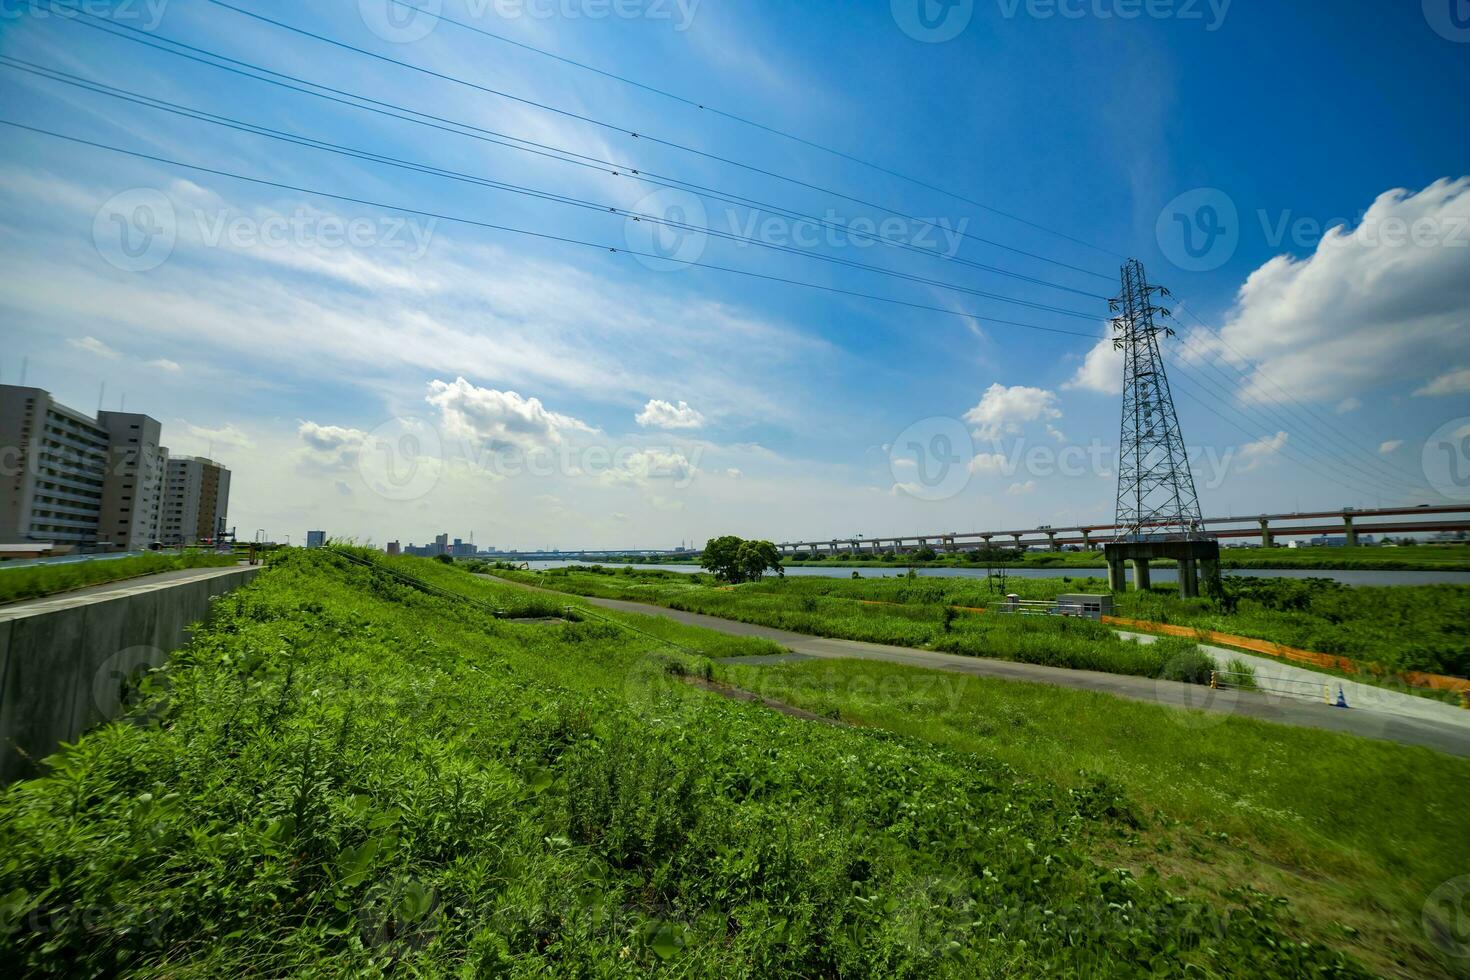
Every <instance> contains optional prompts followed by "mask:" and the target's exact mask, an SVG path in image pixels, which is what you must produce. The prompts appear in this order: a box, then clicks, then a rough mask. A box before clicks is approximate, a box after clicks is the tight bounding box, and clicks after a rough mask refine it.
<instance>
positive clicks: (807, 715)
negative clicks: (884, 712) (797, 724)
mask: <svg viewBox="0 0 1470 980" xmlns="http://www.w3.org/2000/svg"><path fill="white" fill-rule="evenodd" d="M683 681H684V683H686V684H691V685H693V686H694V687H697V688H700V689H701V690H705V691H709V692H710V693H711V694H718V695H719V696H720V697H722V698H729V699H730V700H731V701H742V702H744V703H746V704H759V705H761V706H762V707H765V708H770V709H771V710H772V711H779V712H780V713H781V714H783V715H788V716H790V717H792V718H800V719H801V720H802V721H815V722H818V723H820V724H823V725H834V726H836V727H838V728H852V727H854V726H852V725H850V724H848V723H847V722H845V721H843V720H842V719H840V718H828V717H827V716H826V715H818V714H813V713H812V712H810V711H806V710H804V709H802V708H797V707H794V706H793V705H789V704H787V703H786V702H785V701H777V700H776V699H775V698H767V697H762V696H761V695H759V694H755V693H753V692H751V691H747V690H745V689H744V688H740V687H735V686H734V685H732V684H722V683H721V682H719V681H711V680H706V679H705V678H703V677H694V676H690V675H686V676H685V677H684V678H683Z"/></svg>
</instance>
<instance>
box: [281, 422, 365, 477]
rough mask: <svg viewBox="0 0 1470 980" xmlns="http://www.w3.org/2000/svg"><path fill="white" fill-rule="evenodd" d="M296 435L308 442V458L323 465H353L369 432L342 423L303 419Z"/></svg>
mask: <svg viewBox="0 0 1470 980" xmlns="http://www.w3.org/2000/svg"><path fill="white" fill-rule="evenodd" d="M296 435H297V436H298V437H299V438H300V439H301V441H302V442H304V443H305V444H306V455H307V458H308V459H309V460H310V461H311V462H314V463H317V464H320V465H323V466H351V465H353V463H354V462H355V461H356V459H357V455H358V453H360V452H361V451H362V444H363V442H364V441H365V440H366V439H367V433H366V432H363V431H362V430H361V429H351V428H347V427H345V426H340V425H321V424H319V423H317V422H312V421H310V420H307V421H303V422H302V423H301V424H300V425H299V426H298V427H297V429H296Z"/></svg>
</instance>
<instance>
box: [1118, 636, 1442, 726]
mask: <svg viewBox="0 0 1470 980" xmlns="http://www.w3.org/2000/svg"><path fill="white" fill-rule="evenodd" d="M1117 633H1118V635H1119V636H1121V637H1124V638H1125V639H1132V640H1137V641H1138V642H1140V643H1153V642H1154V641H1155V640H1157V639H1158V637H1157V636H1154V635H1153V634H1151V633H1129V632H1126V631H1124V630H1118V631H1117ZM1199 648H1200V649H1201V650H1203V651H1204V652H1205V653H1208V654H1209V655H1210V656H1211V657H1214V658H1215V662H1216V663H1218V664H1219V665H1220V668H1221V669H1222V670H1224V669H1226V665H1227V664H1229V663H1230V662H1231V661H1232V660H1239V661H1240V662H1241V663H1243V664H1245V665H1247V666H1248V667H1250V668H1252V669H1253V670H1254V671H1255V672H1256V681H1257V683H1258V684H1259V685H1260V686H1261V687H1262V688H1263V689H1266V690H1271V689H1273V688H1274V689H1275V690H1272V691H1271V693H1272V694H1273V695H1277V696H1280V697H1285V698H1293V697H1294V698H1298V699H1300V700H1303V701H1317V702H1320V701H1322V700H1323V690H1324V689H1326V690H1327V691H1329V692H1330V693H1331V696H1332V697H1333V698H1336V697H1337V692H1338V690H1339V689H1341V691H1342V692H1343V695H1344V697H1345V698H1346V700H1347V703H1348V705H1349V707H1351V708H1353V709H1361V710H1364V711H1370V712H1378V713H1380V714H1388V715H1397V716H1399V717H1403V718H1412V719H1417V720H1419V721H1427V722H1430V723H1433V724H1439V725H1454V726H1460V727H1463V728H1465V729H1467V730H1470V711H1466V710H1465V709H1464V708H1461V707H1459V706H1458V705H1455V704H1452V703H1450V702H1448V701H1439V700H1436V699H1434V698H1426V697H1422V696H1421V695H1418V694H1411V693H1409V692H1408V691H1401V690H1395V689H1394V688H1391V687H1379V686H1378V685H1376V684H1363V683H1361V682H1359V681H1352V680H1347V679H1346V678H1341V677H1335V676H1333V675H1331V674H1324V673H1320V672H1319V671H1315V670H1308V669H1307V668H1305V667H1298V666H1297V665H1296V664H1292V663H1287V662H1284V661H1281V660H1276V659H1274V658H1272V657H1262V656H1258V655H1255V654H1250V653H1242V652H1241V651H1239V650H1234V649H1231V648H1230V647H1221V646H1212V645H1210V644H1208V643H1201V644H1200V645H1199Z"/></svg>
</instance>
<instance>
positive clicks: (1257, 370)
mask: <svg viewBox="0 0 1470 980" xmlns="http://www.w3.org/2000/svg"><path fill="white" fill-rule="evenodd" d="M1185 312H1187V313H1188V314H1189V315H1190V316H1191V317H1193V318H1194V319H1195V321H1196V322H1197V323H1198V324H1199V325H1200V327H1201V329H1203V330H1204V331H1205V332H1206V333H1208V334H1210V335H1211V336H1213V337H1214V338H1215V339H1217V340H1218V341H1219V342H1220V343H1221V344H1222V345H1224V347H1225V348H1226V349H1228V350H1229V351H1230V352H1231V353H1233V354H1235V355H1236V357H1238V358H1240V360H1241V361H1243V362H1244V363H1246V364H1247V365H1249V366H1250V368H1251V371H1252V372H1253V373H1254V374H1255V375H1256V376H1257V377H1259V378H1261V379H1262V380H1264V381H1268V382H1270V384H1271V387H1273V388H1275V389H1276V390H1277V391H1279V392H1281V394H1282V395H1284V396H1285V397H1286V398H1287V399H1289V400H1290V401H1291V402H1292V403H1294V404H1295V405H1297V406H1298V407H1300V408H1301V409H1302V410H1303V411H1305V412H1308V413H1311V414H1312V415H1314V416H1316V417H1317V418H1318V419H1321V420H1322V421H1323V422H1324V423H1325V424H1326V425H1327V426H1328V427H1329V428H1331V429H1332V430H1333V432H1334V433H1335V435H1331V434H1327V433H1326V432H1325V430H1323V429H1321V428H1318V427H1316V426H1315V424H1314V423H1312V421H1311V419H1309V418H1307V417H1306V416H1304V415H1300V414H1298V418H1300V419H1301V420H1302V421H1303V422H1305V423H1306V424H1308V425H1312V426H1313V428H1314V429H1316V431H1317V432H1318V433H1319V434H1321V435H1323V436H1324V438H1326V439H1327V440H1328V442H1329V444H1331V443H1332V442H1333V441H1334V439H1341V440H1342V445H1344V446H1347V447H1348V448H1350V449H1354V450H1356V451H1357V452H1358V453H1359V454H1360V455H1362V456H1363V457H1364V458H1365V459H1368V460H1369V461H1371V462H1372V463H1373V464H1374V466H1376V467H1378V468H1379V469H1380V470H1382V471H1383V472H1385V473H1387V474H1389V475H1390V476H1392V477H1393V478H1395V479H1398V480H1403V477H1401V476H1399V475H1398V472H1397V471H1396V470H1394V469H1393V468H1392V467H1391V466H1389V465H1388V464H1387V463H1385V462H1384V461H1383V460H1381V459H1379V458H1378V456H1377V455H1375V454H1373V453H1372V452H1371V451H1370V450H1369V449H1368V448H1367V447H1365V446H1360V445H1358V443H1357V442H1356V441H1355V440H1354V438H1353V437H1352V436H1351V435H1349V434H1348V433H1347V432H1345V431H1344V430H1342V429H1339V428H1338V427H1337V426H1336V425H1335V424H1333V423H1332V422H1331V420H1329V419H1327V418H1326V417H1324V416H1322V415H1321V414H1320V413H1319V412H1317V411H1316V410H1315V409H1313V408H1312V407H1311V406H1310V405H1307V404H1305V403H1303V402H1301V401H1300V400H1298V399H1297V398H1296V396H1294V395H1292V393H1291V392H1290V391H1289V390H1287V389H1286V388H1284V387H1282V386H1281V385H1280V384H1278V383H1277V382H1276V380H1275V379H1274V378H1272V377H1271V376H1270V375H1269V374H1267V373H1266V371H1265V370H1264V369H1263V368H1262V367H1261V366H1260V365H1259V364H1257V363H1255V362H1253V361H1252V360H1251V359H1250V358H1249V357H1247V356H1246V355H1245V354H1244V353H1242V352H1241V351H1240V350H1239V349H1237V348H1236V347H1235V346H1234V345H1233V344H1231V343H1230V342H1229V341H1228V340H1226V339H1225V336H1224V334H1222V333H1221V332H1220V331H1218V330H1216V329H1214V328H1213V327H1211V326H1210V325H1209V324H1208V323H1205V321H1204V320H1203V319H1201V318H1200V316H1199V314H1197V313H1195V312H1194V310H1192V309H1190V308H1189V307H1188V306H1186V307H1185ZM1237 373H1239V375H1240V378H1241V380H1243V381H1247V382H1248V381H1249V380H1250V379H1249V378H1248V377H1247V376H1246V374H1245V372H1244V371H1239V370H1238V369H1237ZM1257 390H1258V391H1259V386H1257ZM1265 397H1266V398H1269V399H1270V400H1271V401H1272V402H1273V403H1275V404H1277V405H1280V406H1281V407H1282V408H1284V409H1286V410H1287V411H1291V409H1290V408H1289V407H1287V406H1285V405H1283V404H1282V403H1281V402H1280V401H1279V400H1278V399H1276V398H1274V397H1273V396H1270V395H1265Z"/></svg>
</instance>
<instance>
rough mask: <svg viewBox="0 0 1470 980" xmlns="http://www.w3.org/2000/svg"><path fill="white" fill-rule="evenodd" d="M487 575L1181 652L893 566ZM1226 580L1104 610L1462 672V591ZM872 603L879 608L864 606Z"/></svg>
mask: <svg viewBox="0 0 1470 980" xmlns="http://www.w3.org/2000/svg"><path fill="white" fill-rule="evenodd" d="M496 574H500V575H505V576H507V577H510V578H516V579H518V580H520V581H525V582H531V583H538V584H543V585H547V586H550V587H553V588H557V589H561V590H564V591H568V592H573V593H579V594H584V595H601V596H605V597H608V598H621V599H633V600H637V601H642V602H650V603H654V604H656V605H665V606H669V607H671V608H676V609H687V610H690V611H693V612H704V613H709V614H711V615H715V616H724V617H727V618H729V619H738V620H742V621H745V622H753V623H761V624H763V625H768V626H777V627H781V628H785V629H791V630H795V631H797V632H802V633H812V634H816V635H820V636H835V637H843V638H846V639H857V640H869V641H872V642H880V643H894V644H898V645H902V646H922V647H929V648H932V649H936V650H947V651H950V652H955V653H968V654H973V655H977V656H986V657H996V658H1001V659H1014V660H1028V661H1030V662H1034V663H1050V664H1055V665H1057V666H1064V667H1086V668H1088V669H1094V670H1109V671H1111V672H1114V673H1136V674H1145V675H1148V676H1158V671H1159V670H1160V669H1161V668H1162V667H1163V666H1164V664H1165V663H1167V662H1168V661H1169V660H1170V659H1173V658H1177V657H1179V656H1180V655H1181V654H1182V653H1184V651H1182V650H1180V649H1175V648H1174V647H1173V646H1172V645H1170V646H1165V647H1162V648H1161V649H1160V651H1158V652H1157V653H1155V654H1150V653H1149V652H1148V648H1139V647H1137V646H1134V645H1132V644H1124V643H1121V642H1120V641H1119V640H1118V639H1117V637H1116V635H1115V634H1113V632H1112V631H1111V630H1110V629H1108V628H1106V627H1103V626H1101V625H1099V624H1095V623H1090V622H1081V621H1077V620H1049V619H1037V618H1032V617H1027V618H1023V619H1020V620H1017V619H1014V618H1001V617H989V616H970V615H960V616H955V615H953V614H949V613H946V611H945V610H946V607H950V606H957V607H984V606H988V605H993V604H994V603H996V602H997V601H999V599H1000V595H999V594H998V593H997V592H995V591H992V590H991V588H990V586H988V585H987V583H986V582H985V580H984V579H972V578H938V577H929V578H923V577H920V578H917V579H910V578H907V577H906V576H904V575H903V574H901V573H899V574H896V575H895V576H893V577H888V578H882V577H866V578H862V579H836V578H831V579H829V578H817V577H792V578H787V579H775V578H768V579H766V580H765V581H762V582H759V583H751V584H747V585H742V586H739V587H737V588H733V589H731V588H719V587H717V586H716V585H715V584H714V583H713V580H712V579H711V578H710V577H709V576H706V575H701V576H697V577H695V576H690V575H687V574H684V573H680V572H667V571H659V570H655V569H637V570H633V569H628V570H625V571H619V572H616V573H614V572H613V571H612V570H609V569H604V570H603V571H601V572H592V571H588V570H585V569H552V570H550V571H547V572H538V573H528V572H506V571H500V572H497V573H496ZM860 574H861V573H860ZM1226 584H1227V589H1228V594H1229V595H1230V597H1231V598H1232V600H1233V601H1234V612H1227V611H1226V610H1225V609H1224V608H1222V607H1221V606H1220V605H1219V604H1218V603H1216V602H1214V601H1212V600H1209V599H1180V598H1179V596H1178V592H1177V590H1176V589H1175V588H1174V587H1173V586H1168V585H1164V586H1158V587H1156V588H1155V589H1153V590H1152V591H1149V592H1127V593H1123V594H1120V595H1118V596H1117V597H1116V599H1117V606H1116V612H1117V615H1119V616H1122V617H1128V618H1133V619H1141V620H1148V621H1151V622H1156V623H1167V624H1176V625H1183V626H1187V627H1192V628H1197V629H1201V630H1218V631H1220V632H1225V633H1233V634H1236V635H1240V636H1249V637H1256V638H1259V639H1264V640H1271V641H1273V642H1276V643H1283V644H1286V645H1288V646H1294V647H1299V648H1302V649H1306V650H1313V651H1316V652H1319V653H1330V654H1338V655H1341V656H1344V657H1349V658H1352V659H1354V660H1356V661H1358V662H1359V663H1360V664H1361V665H1363V666H1364V670H1365V672H1364V673H1363V674H1361V675H1355V676H1359V677H1360V678H1361V679H1363V680H1366V681H1372V682H1378V681H1380V680H1382V679H1383V678H1384V676H1385V675H1392V674H1393V673H1394V672H1396V671H1401V670H1422V671H1429V672H1433V673H1442V674H1452V675H1458V676H1464V675H1467V674H1470V588H1466V587H1465V586H1457V585H1423V586H1402V585H1395V586H1345V585H1341V584H1338V583H1336V582H1332V581H1329V580H1325V579H1305V580H1303V579H1232V580H1229V581H1227V583H1226ZM1105 589H1106V586H1105V584H1104V583H1102V582H1100V581H1099V580H1097V579H1093V578H1088V577H1079V578H1075V579H1072V578H1067V577H1061V578H1054V579H1029V578H1019V577H1013V578H1009V579H1008V580H1007V582H1006V586H1005V591H1006V592H1013V593H1016V594H1019V595H1020V596H1021V597H1022V598H1024V599H1051V598H1054V597H1056V596H1057V595H1059V594H1063V593H1069V592H1094V593H1096V592H1103V591H1105ZM875 602H876V603H884V605H873V604H870V603H875ZM1161 642H1162V641H1161ZM1155 646H1157V644H1155ZM1161 655H1162V656H1163V658H1164V659H1163V660H1162V661H1160V660H1159V659H1158V658H1159V657H1160V656H1161Z"/></svg>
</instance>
